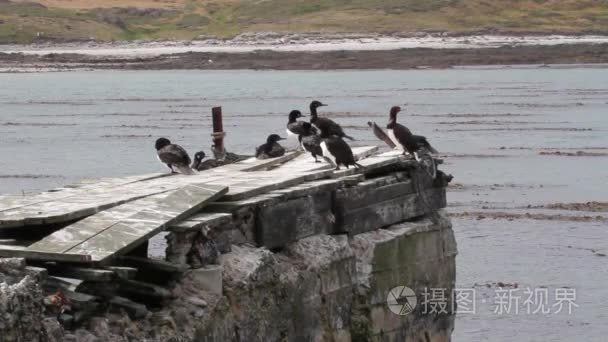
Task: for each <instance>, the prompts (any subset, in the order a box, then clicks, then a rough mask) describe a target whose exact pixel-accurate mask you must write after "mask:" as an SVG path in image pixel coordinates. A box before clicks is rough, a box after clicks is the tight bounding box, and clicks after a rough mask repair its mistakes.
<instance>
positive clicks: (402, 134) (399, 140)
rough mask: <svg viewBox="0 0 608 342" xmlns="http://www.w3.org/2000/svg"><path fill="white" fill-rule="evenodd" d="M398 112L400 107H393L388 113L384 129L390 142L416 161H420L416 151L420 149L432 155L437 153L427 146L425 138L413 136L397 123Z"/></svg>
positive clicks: (429, 145)
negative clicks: (426, 150)
mask: <svg viewBox="0 0 608 342" xmlns="http://www.w3.org/2000/svg"><path fill="white" fill-rule="evenodd" d="M400 111H401V107H399V106H394V107H392V108H391V111H390V113H389V120H388V124H387V125H386V129H387V131H388V136H389V137H390V138H391V140H392V142H393V143H394V144H395V145H396V146H397V147H398V148H400V149H401V150H402V151H403V154H406V153H409V154H411V155H413V156H414V158H415V159H416V161H420V158H418V150H420V148H422V147H424V148H426V149H428V150H429V151H430V152H432V153H437V150H435V149H434V148H433V147H432V146H431V144H429V142H428V141H427V140H426V138H425V137H423V136H421V135H413V134H412V132H411V131H410V130H409V129H408V128H407V127H405V126H403V125H401V124H398V123H397V113H399V112H400Z"/></svg>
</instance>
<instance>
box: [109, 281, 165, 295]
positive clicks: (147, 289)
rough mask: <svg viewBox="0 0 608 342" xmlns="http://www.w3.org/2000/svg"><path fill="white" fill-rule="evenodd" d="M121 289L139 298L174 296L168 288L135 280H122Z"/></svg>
mask: <svg viewBox="0 0 608 342" xmlns="http://www.w3.org/2000/svg"><path fill="white" fill-rule="evenodd" d="M119 291H120V292H123V293H126V294H130V295H134V296H136V297H139V298H146V297H150V298H155V299H169V298H172V297H173V295H172V294H171V291H169V290H168V289H167V288H164V287H162V286H158V285H154V284H150V283H145V282H141V281H135V280H122V281H121V282H120V288H119Z"/></svg>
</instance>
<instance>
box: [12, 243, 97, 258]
mask: <svg viewBox="0 0 608 342" xmlns="http://www.w3.org/2000/svg"><path fill="white" fill-rule="evenodd" d="M0 257H5V258H25V259H31V260H54V261H65V262H91V260H92V259H91V256H90V255H88V254H76V253H63V254H58V253H45V252H32V251H28V250H27V249H23V247H22V246H2V247H0Z"/></svg>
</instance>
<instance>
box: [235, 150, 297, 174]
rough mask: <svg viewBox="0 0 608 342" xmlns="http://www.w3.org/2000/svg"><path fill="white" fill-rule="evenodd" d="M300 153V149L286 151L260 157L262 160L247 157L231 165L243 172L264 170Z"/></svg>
mask: <svg viewBox="0 0 608 342" xmlns="http://www.w3.org/2000/svg"><path fill="white" fill-rule="evenodd" d="M302 153H303V152H300V151H293V152H287V153H285V154H284V155H282V156H281V157H277V158H270V159H262V160H259V159H257V158H249V159H246V160H243V161H241V162H238V163H235V164H233V165H234V166H235V167H239V168H238V170H239V171H245V172H251V171H262V170H266V169H269V168H272V167H276V166H278V165H280V164H283V163H285V162H288V161H290V160H292V159H294V158H296V157H298V156H299V155H301V154H302Z"/></svg>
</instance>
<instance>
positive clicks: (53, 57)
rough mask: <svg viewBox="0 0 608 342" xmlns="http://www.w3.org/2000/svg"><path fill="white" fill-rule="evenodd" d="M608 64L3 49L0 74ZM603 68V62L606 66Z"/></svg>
mask: <svg viewBox="0 0 608 342" xmlns="http://www.w3.org/2000/svg"><path fill="white" fill-rule="evenodd" d="M604 63H608V44H562V45H533V46H523V45H522V46H502V47H496V48H480V49H471V48H443V49H434V48H403V49H397V50H341V51H273V50H255V51H249V52H184V53H173V54H160V55H151V56H137V57H131V56H129V57H125V56H111V55H91V54H84V53H49V54H29V53H23V52H15V53H0V72H39V71H69V70H97V69H116V70H174V69H200V70H230V69H254V70H331V69H427V68H451V67H457V66H479V65H537V66H539V67H549V66H550V65H552V66H554V65H556V64H557V65H559V64H604ZM602 67H603V66H602Z"/></svg>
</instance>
